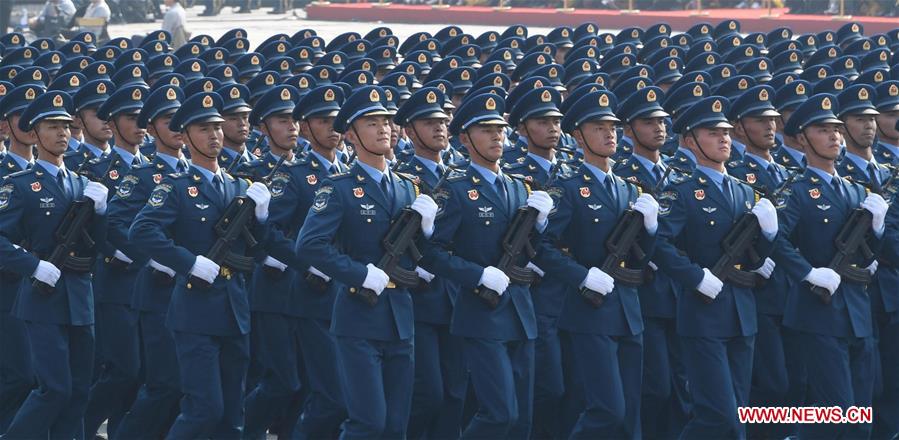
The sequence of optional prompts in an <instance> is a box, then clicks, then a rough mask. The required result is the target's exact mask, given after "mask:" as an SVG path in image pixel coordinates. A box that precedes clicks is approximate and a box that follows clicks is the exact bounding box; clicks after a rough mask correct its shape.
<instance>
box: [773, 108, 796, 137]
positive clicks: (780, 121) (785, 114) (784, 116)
mask: <svg viewBox="0 0 899 440" xmlns="http://www.w3.org/2000/svg"><path fill="white" fill-rule="evenodd" d="M779 111H780V117H779V118H775V121H776V122H777V132H778V133H783V132H784V125H786V123H787V121H789V120H790V116H791V115H792V114H793V110H779Z"/></svg>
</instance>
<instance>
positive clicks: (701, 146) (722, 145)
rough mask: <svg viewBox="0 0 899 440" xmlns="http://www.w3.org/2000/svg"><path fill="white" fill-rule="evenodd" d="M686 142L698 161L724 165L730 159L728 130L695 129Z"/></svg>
mask: <svg viewBox="0 0 899 440" xmlns="http://www.w3.org/2000/svg"><path fill="white" fill-rule="evenodd" d="M694 136H695V137H694ZM686 141H687V147H689V148H690V149H691V150H693V153H694V154H695V155H696V158H697V159H698V160H706V159H707V160H711V161H712V162H715V163H724V162H726V161H727V160H728V159H730V129H729V128H695V129H693V134H692V135H689V136H686Z"/></svg>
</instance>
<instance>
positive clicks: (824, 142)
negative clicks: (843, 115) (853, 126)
mask: <svg viewBox="0 0 899 440" xmlns="http://www.w3.org/2000/svg"><path fill="white" fill-rule="evenodd" d="M796 138H797V139H798V140H799V143H800V144H802V147H803V148H804V150H805V153H806V154H815V155H817V156H821V157H823V158H825V159H827V160H836V158H837V157H839V156H840V144H841V143H842V141H843V136H842V135H840V126H839V125H838V124H817V125H811V126H808V127H806V128H805V130H803V131H802V134H800V135H799V136H797V137H796Z"/></svg>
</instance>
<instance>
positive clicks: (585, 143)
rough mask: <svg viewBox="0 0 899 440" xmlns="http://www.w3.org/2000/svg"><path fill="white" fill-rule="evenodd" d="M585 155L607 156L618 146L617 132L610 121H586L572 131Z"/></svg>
mask: <svg viewBox="0 0 899 440" xmlns="http://www.w3.org/2000/svg"><path fill="white" fill-rule="evenodd" d="M573 135H574V139H575V140H577V143H578V145H580V146H581V147H582V148H583V149H584V154H585V155H590V156H600V157H609V156H612V155H614V154H615V149H616V148H617V146H618V132H617V131H616V130H615V123H614V122H612V121H587V122H584V123H583V124H581V125H580V127H578V129H577V130H575V131H574V133H573Z"/></svg>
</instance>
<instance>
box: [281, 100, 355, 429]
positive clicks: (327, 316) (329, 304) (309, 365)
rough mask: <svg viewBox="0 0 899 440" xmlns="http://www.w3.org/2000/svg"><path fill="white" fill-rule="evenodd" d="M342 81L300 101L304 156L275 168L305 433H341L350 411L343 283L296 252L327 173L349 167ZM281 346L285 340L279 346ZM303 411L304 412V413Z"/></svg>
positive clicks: (301, 423) (296, 116) (298, 115)
mask: <svg viewBox="0 0 899 440" xmlns="http://www.w3.org/2000/svg"><path fill="white" fill-rule="evenodd" d="M343 101H344V94H343V89H341V88H340V87H339V86H337V85H325V86H321V87H317V88H315V89H313V90H312V91H310V92H309V93H307V94H306V95H305V96H303V98H301V99H300V101H299V102H298V103H297V106H296V107H294V111H293V119H294V120H295V121H298V122H299V126H300V133H301V135H302V136H303V137H304V138H306V139H309V152H308V154H307V155H306V157H304V158H301V159H299V160H297V161H295V162H294V163H292V164H290V165H289V166H288V167H287V168H286V170H285V172H284V173H283V174H279V175H278V176H275V180H274V184H273V186H272V188H273V189H274V191H273V192H272V208H271V216H270V222H271V223H272V236H273V237H276V238H273V240H276V241H278V242H279V243H280V244H278V245H272V246H271V247H270V249H269V253H270V254H271V255H273V256H274V257H275V258H277V259H279V260H281V261H284V262H285V264H287V265H288V266H290V269H289V270H291V271H292V273H291V274H289V275H288V276H289V277H291V281H290V294H289V296H287V298H286V306H285V308H284V309H283V310H286V314H287V315H289V316H290V317H291V318H292V321H293V322H294V326H293V327H292V329H293V331H294V336H293V337H294V338H295V339H293V340H292V343H293V344H296V347H295V349H296V350H299V351H302V356H301V357H302V359H301V360H302V362H303V364H302V366H301V370H303V371H304V372H305V375H303V376H302V377H301V380H305V382H304V384H303V385H304V386H305V387H306V388H307V392H308V396H307V397H306V399H305V402H303V403H302V404H301V409H300V410H298V411H296V414H294V416H295V417H297V418H298V420H297V421H296V424H295V426H289V427H287V428H288V429H293V430H294V432H295V435H297V436H298V437H300V438H328V437H335V436H336V433H337V432H338V430H339V427H340V424H341V423H343V421H344V419H346V415H347V413H346V405H345V404H344V398H343V394H342V392H341V389H340V381H339V377H338V374H335V372H337V371H338V363H337V354H336V347H335V345H334V336H333V335H332V334H331V333H330V332H329V329H330V327H331V312H332V310H333V309H334V300H335V298H336V296H337V293H338V290H339V288H340V285H339V284H338V283H337V282H336V281H332V280H331V277H329V276H328V275H325V274H324V273H322V272H321V271H319V270H318V269H316V268H315V267H312V266H310V265H309V264H308V263H307V262H304V259H303V256H302V255H297V254H295V253H294V247H295V241H296V236H297V234H298V233H299V231H300V228H301V227H302V226H303V223H304V221H305V219H306V215H307V213H308V212H309V208H310V207H311V206H312V204H313V200H314V199H315V192H316V191H317V190H318V189H319V187H320V186H321V185H322V182H324V181H325V180H326V179H327V178H328V177H329V176H333V175H337V174H340V173H344V172H346V171H348V170H349V167H347V166H346V165H344V164H343V163H342V162H341V161H340V160H339V159H338V156H337V153H336V149H337V146H338V145H340V143H341V142H342V138H343V136H341V135H340V134H339V133H337V132H336V131H334V119H335V116H337V112H338V111H339V110H340V107H341V106H342V105H343ZM281 349H283V348H281ZM300 413H302V416H300Z"/></svg>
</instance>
